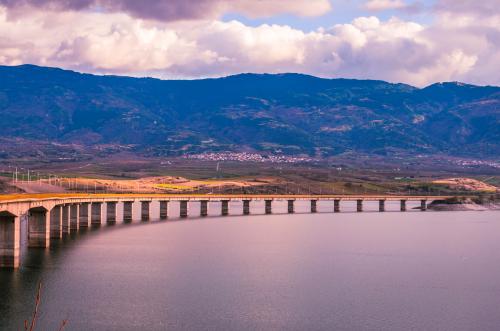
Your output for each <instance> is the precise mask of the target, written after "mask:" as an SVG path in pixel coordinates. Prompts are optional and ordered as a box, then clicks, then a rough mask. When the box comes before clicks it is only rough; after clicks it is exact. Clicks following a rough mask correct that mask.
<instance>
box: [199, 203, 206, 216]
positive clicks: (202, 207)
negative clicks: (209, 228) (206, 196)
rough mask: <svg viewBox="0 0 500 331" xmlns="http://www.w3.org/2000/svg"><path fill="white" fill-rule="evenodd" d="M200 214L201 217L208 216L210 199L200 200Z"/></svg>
mask: <svg viewBox="0 0 500 331" xmlns="http://www.w3.org/2000/svg"><path fill="white" fill-rule="evenodd" d="M200 216H201V217H205V216H208V200H201V201H200Z"/></svg>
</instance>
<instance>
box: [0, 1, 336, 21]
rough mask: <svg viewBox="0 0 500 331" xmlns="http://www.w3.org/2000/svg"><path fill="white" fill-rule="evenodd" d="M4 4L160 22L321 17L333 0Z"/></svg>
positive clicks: (18, 8) (18, 9)
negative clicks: (235, 16)
mask: <svg viewBox="0 0 500 331" xmlns="http://www.w3.org/2000/svg"><path fill="white" fill-rule="evenodd" d="M0 5H3V6H5V7H7V8H9V9H12V10H13V11H15V12H17V13H18V14H19V13H22V12H24V11H26V10H30V9H41V10H50V11H98V12H108V13H127V14H129V15H131V16H133V17H136V18H143V19H154V20H159V21H178V20H194V19H214V18H217V17H219V16H221V15H223V14H225V13H228V12H232V13H240V14H243V15H247V16H251V17H270V16H273V15H277V14H284V13H286V14H294V15H299V16H317V15H322V14H325V13H326V12H328V11H329V10H330V9H331V5H330V2H329V0H149V1H138V0H66V1H62V0H0Z"/></svg>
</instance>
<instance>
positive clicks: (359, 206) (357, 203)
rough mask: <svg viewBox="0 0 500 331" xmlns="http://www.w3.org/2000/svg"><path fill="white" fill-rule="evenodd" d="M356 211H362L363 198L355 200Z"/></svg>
mask: <svg viewBox="0 0 500 331" xmlns="http://www.w3.org/2000/svg"><path fill="white" fill-rule="evenodd" d="M356 211H357V212H358V213H360V212H362V211H363V200H357V201H356Z"/></svg>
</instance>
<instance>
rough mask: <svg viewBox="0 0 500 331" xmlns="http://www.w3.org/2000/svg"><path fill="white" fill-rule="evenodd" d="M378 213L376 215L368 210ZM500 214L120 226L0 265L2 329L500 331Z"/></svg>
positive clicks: (275, 217)
mask: <svg viewBox="0 0 500 331" xmlns="http://www.w3.org/2000/svg"><path fill="white" fill-rule="evenodd" d="M368 209H370V208H368ZM499 216H500V213H498V212H439V213H434V212H426V213H421V212H408V213H397V212H387V213H369V212H367V213H362V214H356V213H342V214H335V215H334V214H316V215H309V214H297V215H292V216H289V215H273V216H264V215H261V216H250V217H242V216H239V217H229V218H220V217H210V218H207V219H194V220H184V221H176V220H171V221H167V222H151V223H150V224H139V223H136V224H130V225H125V224H123V225H122V224H117V225H116V226H103V227H101V228H100V229H98V230H88V231H85V232H81V233H78V234H76V235H73V236H71V237H68V238H65V239H64V240H63V241H62V242H61V243H60V244H58V245H56V246H54V247H52V248H51V249H50V250H36V249H34V250H32V249H30V250H28V251H26V252H24V260H23V267H22V268H21V269H20V270H17V271H6V270H0V330H21V329H22V324H23V320H24V319H26V318H28V317H29V316H30V314H31V311H32V309H33V302H34V299H33V298H34V295H35V292H36V286H37V283H38V281H40V280H41V281H42V283H43V296H42V304H41V316H40V320H39V328H38V330H44V331H45V330H57V328H58V323H59V321H60V320H61V319H66V318H67V319H69V324H68V326H67V328H66V330H121V331H123V330H499V329H500V217H499Z"/></svg>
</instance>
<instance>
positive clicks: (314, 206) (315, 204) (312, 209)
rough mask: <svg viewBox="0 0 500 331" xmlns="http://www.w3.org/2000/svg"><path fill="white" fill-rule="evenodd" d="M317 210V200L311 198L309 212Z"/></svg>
mask: <svg viewBox="0 0 500 331" xmlns="http://www.w3.org/2000/svg"><path fill="white" fill-rule="evenodd" d="M317 212H318V200H311V213H317Z"/></svg>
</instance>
